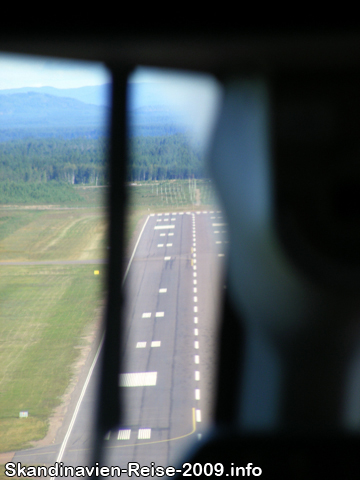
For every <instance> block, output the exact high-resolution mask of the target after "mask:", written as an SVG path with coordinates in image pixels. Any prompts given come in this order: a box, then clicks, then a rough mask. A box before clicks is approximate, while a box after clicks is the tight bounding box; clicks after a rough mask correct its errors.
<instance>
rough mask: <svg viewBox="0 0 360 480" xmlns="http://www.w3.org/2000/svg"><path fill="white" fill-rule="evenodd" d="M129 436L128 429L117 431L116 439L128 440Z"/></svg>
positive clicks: (129, 431)
mask: <svg viewBox="0 0 360 480" xmlns="http://www.w3.org/2000/svg"><path fill="white" fill-rule="evenodd" d="M130 435H131V430H130V429H126V430H119V433H118V436H117V439H118V440H130Z"/></svg>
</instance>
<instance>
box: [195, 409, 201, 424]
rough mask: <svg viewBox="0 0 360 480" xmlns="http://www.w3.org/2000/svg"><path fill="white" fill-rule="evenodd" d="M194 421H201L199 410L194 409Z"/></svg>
mask: <svg viewBox="0 0 360 480" xmlns="http://www.w3.org/2000/svg"><path fill="white" fill-rule="evenodd" d="M196 421H197V422H201V410H196Z"/></svg>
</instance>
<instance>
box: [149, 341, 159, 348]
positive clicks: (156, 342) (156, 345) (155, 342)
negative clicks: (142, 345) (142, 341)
mask: <svg viewBox="0 0 360 480" xmlns="http://www.w3.org/2000/svg"><path fill="white" fill-rule="evenodd" d="M151 346H152V347H154V348H155V347H161V341H160V340H154V341H153V342H151Z"/></svg>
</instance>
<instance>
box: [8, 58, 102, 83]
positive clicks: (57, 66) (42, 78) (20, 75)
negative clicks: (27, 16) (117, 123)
mask: <svg viewBox="0 0 360 480" xmlns="http://www.w3.org/2000/svg"><path fill="white" fill-rule="evenodd" d="M110 81H111V78H110V74H109V72H108V70H107V69H106V68H105V67H104V66H103V65H102V64H99V63H92V62H79V61H70V60H58V59H53V58H46V57H31V56H25V55H13V54H5V53H0V89H1V90H3V89H7V88H21V87H56V88H76V87H83V86H85V85H101V84H103V83H108V82H110Z"/></svg>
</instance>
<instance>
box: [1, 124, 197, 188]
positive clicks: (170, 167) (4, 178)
mask: <svg viewBox="0 0 360 480" xmlns="http://www.w3.org/2000/svg"><path fill="white" fill-rule="evenodd" d="M128 145H129V152H128V153H129V168H128V174H127V180H128V181H129V182H135V181H140V180H167V179H184V178H201V177H202V176H203V168H202V165H203V161H202V155H201V152H200V149H199V148H197V147H196V146H194V145H193V144H192V143H190V142H189V140H188V138H187V137H186V135H185V134H181V133H177V134H174V135H165V136H138V137H131V138H129V143H128ZM108 147H109V145H108V139H107V137H104V136H102V137H99V138H84V137H82V138H81V137H79V138H73V139H71V138H70V139H64V138H22V139H13V140H9V141H6V142H1V143H0V183H4V182H6V183H7V184H8V185H9V182H10V183H45V182H49V181H53V182H54V181H56V182H65V183H68V184H72V185H74V184H84V185H107V184H108V180H109V179H108V172H107V154H108Z"/></svg>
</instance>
